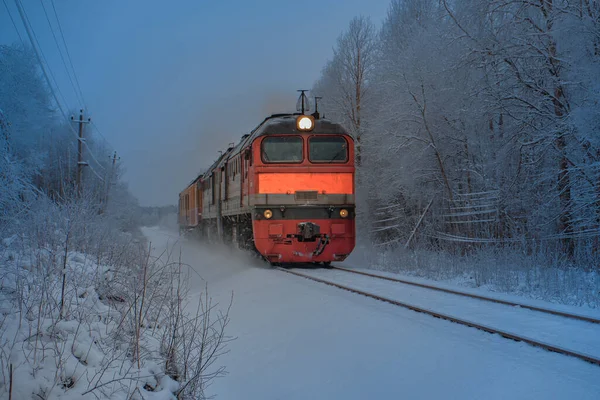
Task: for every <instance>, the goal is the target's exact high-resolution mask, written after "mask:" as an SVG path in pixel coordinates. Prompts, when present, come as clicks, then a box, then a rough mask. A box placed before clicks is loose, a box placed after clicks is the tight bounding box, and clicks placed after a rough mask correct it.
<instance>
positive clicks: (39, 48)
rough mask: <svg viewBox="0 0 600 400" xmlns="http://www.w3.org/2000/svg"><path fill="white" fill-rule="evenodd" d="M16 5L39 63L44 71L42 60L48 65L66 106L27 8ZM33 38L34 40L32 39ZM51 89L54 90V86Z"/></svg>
mask: <svg viewBox="0 0 600 400" xmlns="http://www.w3.org/2000/svg"><path fill="white" fill-rule="evenodd" d="M15 3H16V4H17V8H18V9H19V13H20V14H21V19H22V20H23V24H24V25H25V29H26V30H27V34H28V35H29V39H30V41H31V44H32V45H33V50H34V51H35V53H36V55H37V58H38V61H39V63H40V64H41V65H42V69H44V66H43V63H42V59H43V60H44V62H45V63H46V67H47V69H48V72H49V74H50V77H51V78H52V81H53V82H54V85H55V86H56V90H57V91H58V94H59V95H60V97H61V99H62V101H63V102H64V104H68V103H67V101H66V100H65V96H64V95H63V94H62V91H61V90H60V87H59V86H58V82H57V80H56V78H55V77H54V73H53V72H52V68H50V63H48V59H47V58H46V55H45V54H44V51H43V50H42V46H41V45H40V42H39V41H38V38H37V35H36V34H35V30H34V29H33V26H32V25H31V21H29V17H28V16H27V11H25V7H23V4H22V3H21V0H15ZM21 11H22V13H21ZM30 32H31V34H29V33H30ZM32 37H33V39H32ZM34 41H35V43H34ZM36 45H37V47H36ZM40 54H41V58H40ZM46 78H47V76H46ZM48 84H49V85H50V86H51V84H50V82H48ZM50 89H51V90H53V88H52V86H51V88H50ZM54 98H55V100H56V101H57V103H58V98H57V96H56V94H55V95H54ZM58 106H59V107H60V108H61V109H62V106H61V105H60V104H58ZM63 114H64V112H63Z"/></svg>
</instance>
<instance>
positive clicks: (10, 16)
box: [2, 0, 25, 45]
mask: <svg viewBox="0 0 600 400" xmlns="http://www.w3.org/2000/svg"><path fill="white" fill-rule="evenodd" d="M2 2H3V3H4V7H5V8H6V12H7V13H8V17H9V18H10V21H11V22H12V24H13V26H14V28H15V31H16V32H17V36H19V40H20V41H21V44H23V45H24V44H25V42H24V41H23V38H22V37H21V33H20V32H19V29H18V28H17V24H16V23H15V20H14V19H13V16H12V13H11V12H10V9H9V8H8V4H6V0H2Z"/></svg>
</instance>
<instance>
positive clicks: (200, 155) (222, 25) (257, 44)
mask: <svg viewBox="0 0 600 400" xmlns="http://www.w3.org/2000/svg"><path fill="white" fill-rule="evenodd" d="M3 1H5V2H6V4H7V5H8V7H9V10H10V12H11V14H12V16H13V18H14V19H15V22H16V25H17V29H18V30H19V32H20V34H21V37H22V38H23V40H25V41H27V35H26V32H25V29H24V28H23V25H22V23H21V20H20V18H19V15H18V13H17V9H16V6H15V3H14V0H3ZM21 2H22V4H23V6H24V8H25V11H26V13H27V16H28V18H29V20H30V21H31V24H32V26H33V29H34V31H35V33H36V36H37V37H38V40H39V41H40V45H41V47H42V50H43V52H44V53H45V55H46V57H47V59H48V63H49V64H50V68H51V70H52V71H53V73H54V75H55V76H56V79H57V81H58V85H59V87H60V89H61V92H62V93H63V96H64V98H65V103H67V106H68V108H70V109H76V108H77V107H79V106H78V104H77V100H76V96H75V94H74V91H73V89H72V88H71V84H70V82H69V79H68V76H67V73H66V70H65V68H64V66H63V64H62V61H61V59H60V56H59V53H58V50H57V48H56V44H55V43H54V39H53V37H52V34H51V31H50V28H49V26H48V21H47V20H46V17H45V14H44V10H43V8H42V2H43V4H44V5H45V6H46V9H47V11H48V12H49V15H50V17H51V18H50V21H51V22H52V23H53V24H54V26H56V25H55V19H54V18H53V17H54V14H53V12H52V4H51V2H50V0H21ZM54 4H55V6H56V10H57V13H58V16H59V18H60V22H61V24H62V28H63V31H64V35H65V39H66V42H67V45H68V46H69V51H70V53H71V56H72V59H73V63H74V65H75V69H76V71H77V75H78V78H79V82H80V84H81V89H82V91H83V95H84V98H85V101H86V103H87V107H88V110H89V112H90V116H91V117H92V119H93V120H94V122H95V123H96V125H97V126H98V128H99V129H100V130H101V132H102V133H103V134H104V136H105V137H106V138H107V139H108V141H109V142H110V143H111V145H112V146H113V147H114V148H115V149H116V150H117V151H118V153H119V155H120V156H121V159H122V161H123V163H124V165H125V168H126V173H125V179H126V180H127V181H128V182H129V186H130V188H131V190H132V192H133V194H134V195H135V196H137V197H138V198H139V199H140V202H141V204H143V205H165V204H176V203H177V194H178V192H179V191H180V190H181V189H182V188H183V186H185V184H186V183H187V182H188V181H189V180H191V179H192V178H193V177H194V176H195V175H196V174H197V173H198V172H199V171H200V170H201V169H202V168H203V167H205V166H207V165H208V164H210V163H211V162H212V161H213V160H214V158H215V157H216V155H217V151H218V150H222V149H223V148H225V147H226V146H227V144H228V143H229V142H233V141H237V140H238V138H239V137H240V136H241V135H242V134H244V133H247V132H248V131H250V130H251V129H252V128H254V127H255V126H256V125H257V124H258V123H259V122H260V121H261V120H262V119H263V118H264V117H265V116H266V115H267V114H270V113H273V112H287V111H294V110H295V104H296V97H297V93H296V92H295V91H296V89H300V88H303V89H304V88H310V87H311V86H312V84H313V82H314V81H315V80H316V79H317V78H318V77H319V73H320V71H321V68H322V67H323V65H324V64H325V62H326V61H327V59H329V58H330V57H331V54H332V47H333V45H334V44H335V40H336V38H337V37H338V35H339V34H340V33H341V32H342V31H343V30H344V29H345V28H346V26H347V24H348V22H349V21H350V19H351V18H352V17H354V16H356V15H365V16H370V17H371V19H372V20H373V22H374V23H375V24H376V25H377V26H379V25H380V23H381V21H382V19H383V18H384V17H385V14H386V12H387V7H388V4H389V0H362V1H361V0H348V1H342V0H339V1H333V0H324V1H317V0H314V1H313V0H306V1H267V0H265V1H254V2H252V1H202V0H196V1H193V0H179V1H170V2H167V1H153V0H152V1H151V0H146V1H139V0H130V1H117V0H104V1H81V0H54ZM59 40H60V39H59ZM17 41H19V37H18V36H17V33H16V31H15V28H14V27H13V24H12V22H11V20H10V18H9V16H8V13H7V10H6V8H5V5H4V4H0V43H2V44H10V43H14V42H17Z"/></svg>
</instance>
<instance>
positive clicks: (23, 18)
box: [15, 0, 105, 169]
mask: <svg viewBox="0 0 600 400" xmlns="http://www.w3.org/2000/svg"><path fill="white" fill-rule="evenodd" d="M15 4H16V6H17V10H18V11H19V16H20V17H21V21H22V22H23V25H24V26H25V31H26V32H27V36H28V37H29V41H30V42H31V46H32V47H33V51H34V53H35V56H36V58H37V60H38V62H39V64H40V67H41V68H42V73H43V75H44V78H45V79H46V83H47V84H48V88H49V89H50V93H51V94H52V96H53V97H54V101H56V105H57V106H58V108H59V110H60V112H61V114H62V116H63V117H64V119H65V121H67V125H68V126H69V128H70V129H69V130H70V131H71V133H72V134H73V135H74V136H75V138H76V139H77V140H78V141H79V140H80V139H79V135H78V134H77V132H75V129H74V128H73V126H71V124H70V121H69V118H67V114H66V113H65V110H64V109H63V107H62V104H61V102H60V101H59V100H58V97H57V95H56V92H55V91H54V87H53V86H52V84H51V82H50V78H49V77H48V72H47V71H46V66H44V63H43V62H42V58H41V57H40V52H41V53H42V57H43V58H44V60H46V57H44V53H43V52H42V49H41V47H40V48H39V50H38V48H37V47H36V46H35V43H34V39H35V42H37V37H35V32H34V31H33V29H32V28H31V26H30V25H31V24H30V22H29V19H28V18H27V15H26V13H25V10H24V8H23V5H22V4H21V2H20V0H15ZM37 45H38V46H39V45H40V44H39V42H37ZM46 64H48V62H47V60H46ZM47 67H48V70H49V71H50V74H52V70H51V69H50V65H49V64H48V65H47ZM53 77H54V76H53ZM56 88H57V90H58V92H59V94H61V96H62V93H61V91H60V88H59V87H58V84H56ZM63 101H64V97H63ZM65 104H67V103H66V101H65ZM83 144H84V145H85V147H86V148H87V149H88V152H89V154H90V156H91V157H92V159H93V160H94V161H95V162H96V163H97V164H98V166H100V168H101V169H105V168H104V166H103V165H102V164H101V163H100V161H98V159H96V157H95V156H94V154H93V152H92V150H91V149H90V147H89V146H88V144H87V143H86V142H85V141H83Z"/></svg>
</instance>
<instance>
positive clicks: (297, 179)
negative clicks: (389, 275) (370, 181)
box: [250, 115, 355, 264]
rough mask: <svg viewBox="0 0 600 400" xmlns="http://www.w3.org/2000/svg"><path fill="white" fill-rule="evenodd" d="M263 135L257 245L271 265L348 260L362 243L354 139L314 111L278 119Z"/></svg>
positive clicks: (259, 136) (256, 156)
mask: <svg viewBox="0 0 600 400" xmlns="http://www.w3.org/2000/svg"><path fill="white" fill-rule="evenodd" d="M255 135H256V136H255V139H254V140H253V143H252V149H251V152H252V158H253V160H254V162H253V167H254V168H253V172H254V173H253V175H254V179H252V182H250V185H252V186H253V187H252V188H250V193H251V194H250V204H251V205H252V229H253V236H254V244H255V246H256V249H257V250H258V251H259V252H260V253H261V254H262V255H263V256H264V257H265V258H266V259H268V260H269V261H270V262H271V263H297V262H321V263H324V264H329V263H330V262H332V261H342V260H344V259H345V258H346V257H347V256H348V255H349V254H350V253H351V252H352V250H353V249H354V246H355V199H354V176H355V168H354V142H353V139H352V137H351V136H350V135H348V134H347V133H346V132H345V130H344V129H343V128H342V126H341V125H339V124H335V123H332V122H331V121H328V120H324V119H318V118H317V119H315V118H314V117H313V116H310V115H285V116H281V117H278V118H272V119H270V120H268V121H265V124H263V125H262V126H261V127H260V128H259V129H258V131H257V132H255Z"/></svg>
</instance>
